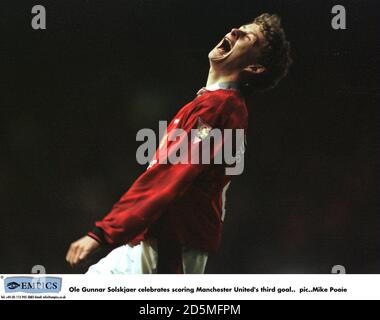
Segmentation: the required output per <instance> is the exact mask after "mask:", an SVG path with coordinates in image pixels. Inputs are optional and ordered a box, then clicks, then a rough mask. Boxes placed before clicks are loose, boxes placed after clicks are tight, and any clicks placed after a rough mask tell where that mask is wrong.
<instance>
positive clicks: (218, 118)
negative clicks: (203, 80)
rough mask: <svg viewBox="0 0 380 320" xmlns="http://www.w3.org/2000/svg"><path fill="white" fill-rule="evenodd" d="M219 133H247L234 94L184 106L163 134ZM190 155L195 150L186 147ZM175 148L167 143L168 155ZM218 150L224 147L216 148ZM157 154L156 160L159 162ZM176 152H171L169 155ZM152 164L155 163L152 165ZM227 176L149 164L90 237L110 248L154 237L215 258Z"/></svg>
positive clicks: (209, 168)
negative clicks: (178, 131) (203, 130)
mask: <svg viewBox="0 0 380 320" xmlns="http://www.w3.org/2000/svg"><path fill="white" fill-rule="evenodd" d="M200 122H201V123H203V124H206V126H208V127H211V128H218V129H222V130H223V129H244V130H247V127H248V111H247V108H246V105H245V101H244V98H243V96H242V95H241V93H240V92H239V91H237V90H230V89H228V90H227V89H219V90H215V91H206V92H205V93H203V94H202V95H200V96H197V97H196V98H195V99H194V100H193V101H191V102H190V103H188V104H186V105H185V106H184V107H183V108H182V109H181V110H180V111H179V112H178V114H177V115H176V116H175V117H174V119H173V121H172V122H171V123H170V124H169V126H168V128H167V134H168V135H169V136H170V133H171V132H172V130H173V129H176V128H181V129H183V130H185V131H186V132H187V133H189V134H190V131H191V130H192V129H197V128H198V129H199V123H200ZM188 145H189V147H188V148H189V152H191V149H192V148H193V147H194V143H193V142H190V143H189V144H188ZM173 146H174V142H170V141H167V149H168V153H169V154H170V152H172V150H171V148H173ZM214 148H216V149H220V148H222V145H216V144H215V145H214ZM158 152H159V151H157V152H156V158H157V157H158ZM173 152H174V151H173ZM153 163H154V162H153ZM230 181H231V176H227V175H226V173H225V165H218V164H209V165H208V164H170V163H168V164H160V163H155V164H153V165H152V166H151V167H150V168H149V169H148V170H147V171H146V172H145V173H143V174H142V175H141V176H140V177H139V178H138V179H137V180H136V181H135V183H134V184H133V185H132V186H131V187H130V189H129V190H128V191H127V192H126V193H125V194H124V195H123V196H122V197H121V199H120V200H119V201H118V202H117V203H116V204H115V205H114V206H113V208H112V210H111V212H110V213H109V214H108V215H107V216H106V217H105V218H104V219H103V220H101V221H98V222H96V228H95V229H94V230H93V231H92V232H90V233H89V235H90V236H91V237H93V238H95V239H96V240H98V241H100V242H106V243H108V244H111V245H122V244H127V243H128V244H132V245H134V244H138V243H139V242H140V241H141V240H143V239H144V238H147V237H150V236H154V237H160V238H164V239H166V240H169V241H176V242H178V243H180V244H183V245H186V246H188V247H191V248H194V249H199V250H204V251H207V252H214V251H216V250H217V249H218V247H219V245H220V241H221V233H222V224H223V217H222V214H223V210H224V208H223V197H224V189H225V187H227V186H228V185H229V183H230Z"/></svg>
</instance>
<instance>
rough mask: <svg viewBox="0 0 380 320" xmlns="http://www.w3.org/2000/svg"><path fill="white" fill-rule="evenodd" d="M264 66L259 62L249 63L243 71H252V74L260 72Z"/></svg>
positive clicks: (263, 69)
mask: <svg viewBox="0 0 380 320" xmlns="http://www.w3.org/2000/svg"><path fill="white" fill-rule="evenodd" d="M265 70H266V69H265V67H264V66H262V65H261V64H251V65H250V66H248V67H246V68H245V69H244V71H246V72H248V73H254V74H260V73H263V72H264V71H265Z"/></svg>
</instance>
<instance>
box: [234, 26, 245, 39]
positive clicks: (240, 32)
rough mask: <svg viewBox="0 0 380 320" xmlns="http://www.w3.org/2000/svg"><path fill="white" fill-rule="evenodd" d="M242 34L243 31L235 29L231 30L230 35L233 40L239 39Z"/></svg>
mask: <svg viewBox="0 0 380 320" xmlns="http://www.w3.org/2000/svg"><path fill="white" fill-rule="evenodd" d="M242 33H243V31H241V30H240V29H237V28H233V29H232V30H231V35H232V36H233V37H234V38H239V37H240V36H241V34H242Z"/></svg>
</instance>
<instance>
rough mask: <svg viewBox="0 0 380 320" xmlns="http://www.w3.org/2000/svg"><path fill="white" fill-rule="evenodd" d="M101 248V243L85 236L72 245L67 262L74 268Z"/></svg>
mask: <svg viewBox="0 0 380 320" xmlns="http://www.w3.org/2000/svg"><path fill="white" fill-rule="evenodd" d="M99 247H100V243H99V242H98V241H96V240H95V239H93V238H91V237H89V236H84V237H83V238H81V239H79V240H77V241H75V242H73V243H72V244H71V245H70V248H69V251H68V252H67V255H66V261H67V262H68V263H70V265H71V266H72V267H74V266H76V265H77V264H78V263H80V262H82V261H84V260H85V259H86V258H88V257H89V256H90V255H91V253H93V252H94V251H95V250H96V249H98V248H99Z"/></svg>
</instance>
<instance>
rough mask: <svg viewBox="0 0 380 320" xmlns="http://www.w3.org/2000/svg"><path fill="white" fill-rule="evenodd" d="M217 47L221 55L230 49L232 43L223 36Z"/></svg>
mask: <svg viewBox="0 0 380 320" xmlns="http://www.w3.org/2000/svg"><path fill="white" fill-rule="evenodd" d="M217 48H218V50H219V52H220V53H221V54H222V55H226V54H227V53H229V52H230V51H231V49H232V44H231V42H230V40H229V39H228V38H224V39H223V40H222V42H221V44H220V45H219V46H218V47H217Z"/></svg>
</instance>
